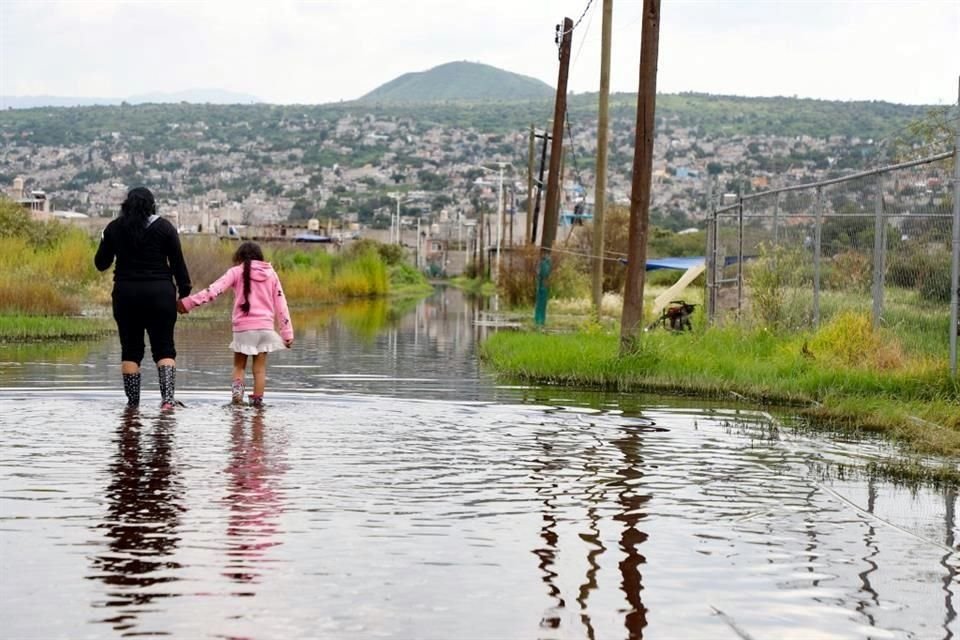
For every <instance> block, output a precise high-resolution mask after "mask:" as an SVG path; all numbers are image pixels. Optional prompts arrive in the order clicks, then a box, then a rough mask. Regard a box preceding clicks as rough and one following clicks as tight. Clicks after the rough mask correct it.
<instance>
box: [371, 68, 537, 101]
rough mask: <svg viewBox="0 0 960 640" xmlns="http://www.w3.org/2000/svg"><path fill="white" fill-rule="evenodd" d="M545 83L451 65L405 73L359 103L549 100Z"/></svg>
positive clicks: (488, 70) (504, 72) (498, 72)
mask: <svg viewBox="0 0 960 640" xmlns="http://www.w3.org/2000/svg"><path fill="white" fill-rule="evenodd" d="M552 95H553V88H552V87H551V86H550V85H548V84H547V83H545V82H542V81H540V80H537V79H536V78H531V77H529V76H522V75H520V74H517V73H511V72H510V71H504V70H503V69H498V68H496V67H491V66H490V65H486V64H479V63H476V62H448V63H447V64H442V65H440V66H438V67H434V68H432V69H428V70H427V71H418V72H414V73H405V74H403V75H402V76H399V77H397V78H394V79H393V80H391V81H389V82H387V83H385V84H382V85H380V86H379V87H377V88H376V89H374V90H373V91H371V92H369V93H367V94H366V95H364V96H362V97H361V98H359V100H357V102H360V103H383V104H390V103H418V102H420V103H429V102H459V101H463V102H478V101H480V102H484V101H520V100H534V99H543V98H549V97H551V96H552Z"/></svg>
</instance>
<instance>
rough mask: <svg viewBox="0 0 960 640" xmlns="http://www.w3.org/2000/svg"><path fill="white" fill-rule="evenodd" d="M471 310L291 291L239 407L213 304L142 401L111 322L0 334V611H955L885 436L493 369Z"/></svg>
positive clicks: (37, 618) (258, 614)
mask: <svg viewBox="0 0 960 640" xmlns="http://www.w3.org/2000/svg"><path fill="white" fill-rule="evenodd" d="M476 313H477V312H476V311H475V310H474V309H472V308H471V307H470V306H469V305H468V304H465V303H464V301H463V300H462V299H461V298H460V296H459V294H458V293H457V292H455V291H449V290H448V291H445V292H441V293H440V294H438V295H437V296H435V297H434V298H432V299H430V300H428V301H425V302H423V303H420V304H419V305H418V306H416V307H415V308H413V309H411V310H409V311H408V312H405V313H396V312H391V311H390V310H388V309H387V307H386V306H385V305H373V306H370V305H367V306H363V307H361V306H356V307H351V308H346V309H343V310H341V311H340V312H339V313H337V314H336V315H333V314H332V313H331V312H330V311H321V312H314V313H311V314H301V315H300V317H298V318H295V322H296V324H297V344H296V348H295V349H294V350H293V351H292V352H289V353H283V354H278V355H277V356H276V357H274V358H273V360H272V362H271V364H270V366H269V368H268V376H269V381H268V386H267V395H266V400H267V403H268V406H267V407H266V408H264V409H263V410H261V411H256V410H253V409H249V408H233V407H230V406H227V405H226V401H227V399H228V397H229V379H228V378H229V366H230V353H229V352H228V351H227V350H226V345H227V344H228V342H229V327H228V326H226V322H225V321H224V322H220V321H205V320H203V319H201V318H194V317H188V318H186V319H183V320H182V321H181V324H180V325H178V349H179V351H180V356H179V358H178V365H179V367H180V373H179V376H178V388H179V391H178V397H180V398H181V399H182V400H183V401H184V402H185V403H186V404H187V407H186V408H184V409H180V410H178V411H176V412H175V413H173V414H168V415H162V414H160V412H159V410H158V408H157V406H158V405H159V394H158V392H157V389H156V376H155V374H154V373H153V372H152V371H146V372H145V375H144V379H145V383H144V393H143V397H144V400H143V402H144V406H143V408H142V409H141V410H140V411H139V412H138V413H135V414H128V413H126V412H125V411H124V410H123V402H124V401H123V396H122V391H121V389H120V387H119V384H118V381H117V378H118V377H119V376H118V373H117V367H116V361H117V360H118V353H119V347H118V345H117V344H116V343H115V340H113V339H108V340H105V341H103V342H101V343H95V344H89V345H70V346H68V347H66V348H48V347H39V348H38V347H31V348H12V347H4V348H0V425H2V431H3V435H4V446H3V448H2V449H0V529H2V531H0V562H2V566H0V571H2V576H3V578H2V581H0V614H2V619H3V629H4V636H5V637H9V638H112V637H125V636H142V635H153V636H157V635H159V636H163V635H166V636H170V637H174V638H377V637H384V638H438V639H439V638H454V637H456V638H587V639H591V640H592V639H594V638H598V639H599V638H733V639H736V638H757V639H759V638H943V639H947V638H952V637H955V636H957V635H958V633H960V622H958V620H957V610H958V608H960V602H958V598H960V596H958V593H960V584H958V572H960V556H958V553H957V552H956V551H955V550H956V548H957V545H958V543H960V529H958V525H957V521H956V506H957V496H956V493H955V492H954V491H952V490H945V489H933V488H919V489H909V488H904V487H898V486H895V485H892V484H890V483H886V482H881V481H879V480H874V479H870V478H868V477H866V476H865V475H864V474H862V473H860V472H858V471H857V469H858V468H859V467H860V466H862V464H863V463H864V461H866V460H869V459H871V458H880V457H884V456H888V455H891V453H892V451H891V449H890V447H889V446H888V445H886V444H884V443H882V442H878V441H866V442H849V441H846V440H844V439H843V438H840V437H834V438H828V437H826V436H823V435H818V434H816V433H811V432H810V431H809V430H802V429H793V428H788V427H785V426H783V424H782V423H781V420H780V418H781V417H779V416H771V415H769V414H766V413H763V412H754V411H742V410H740V411H738V410H736V409H733V408H728V407H723V406H720V405H708V404H703V403H701V404H699V405H693V404H686V405H685V404H684V403H683V401H679V400H677V399H671V398H657V397H642V396H624V395H616V394H586V393H584V394H577V393H572V392H568V391H565V390H561V389H550V388H546V389H544V388H525V387H511V386H501V385H497V384H496V383H495V381H494V380H493V379H492V378H491V377H489V376H488V375H486V374H485V373H483V372H482V371H481V369H480V368H479V365H478V363H477V361H476V355H475V350H476V349H475V345H476V339H477V329H476V328H475V327H474V325H473V319H474V318H475V316H476ZM154 401H155V402H154ZM783 419H784V420H788V418H785V417H784V418H783ZM788 422H789V420H788Z"/></svg>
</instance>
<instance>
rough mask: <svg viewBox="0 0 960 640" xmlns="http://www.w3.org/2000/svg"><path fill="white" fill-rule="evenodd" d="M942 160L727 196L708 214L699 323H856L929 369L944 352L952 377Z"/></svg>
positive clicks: (950, 225)
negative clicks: (842, 316) (895, 341)
mask: <svg viewBox="0 0 960 640" xmlns="http://www.w3.org/2000/svg"><path fill="white" fill-rule="evenodd" d="M953 157H954V152H953V151H951V152H948V153H941V154H938V155H935V156H931V157H928V158H924V159H922V160H917V161H913V162H908V163H903V164H898V165H893V166H889V167H883V168H880V169H876V170H873V171H868V172H863V173H858V174H854V175H851V176H847V177H843V178H838V179H834V180H826V181H822V182H817V183H813V184H808V185H801V186H793V187H786V188H782V189H775V190H771V191H766V192H762V193H754V194H747V195H742V196H737V197H736V198H735V200H734V202H732V203H728V204H725V205H723V206H719V207H717V208H715V209H714V210H713V212H712V216H711V219H710V225H709V233H708V247H707V262H708V264H707V267H708V268H707V313H708V317H709V318H710V321H711V322H712V323H715V324H717V323H728V322H738V323H741V324H753V325H757V326H765V327H769V328H771V329H780V330H784V329H785V330H790V329H801V328H808V327H817V326H819V325H820V324H821V323H822V322H824V321H828V320H829V319H830V318H831V317H832V316H834V315H835V314H837V313H839V312H842V311H845V310H852V311H859V312H864V313H868V314H871V315H872V317H873V322H874V325H875V326H885V327H888V328H890V329H893V330H894V331H895V332H896V333H897V336H898V337H899V338H901V340H902V341H903V342H904V346H905V347H909V348H911V349H912V350H915V351H919V352H929V353H930V354H931V355H935V356H936V357H943V355H944V354H945V353H947V352H948V351H949V353H950V354H951V366H952V367H953V368H954V369H953V370H954V371H955V367H956V355H955V354H956V332H957V327H956V323H957V319H956V317H955V316H956V308H957V307H956V305H957V296H958V292H957V291H956V287H957V283H956V282H953V279H955V278H956V277H957V276H956V275H954V274H955V273H956V272H957V269H958V267H957V265H956V263H957V262H958V260H960V258H958V253H960V251H958V247H957V246H956V244H957V242H956V240H955V238H956V236H957V230H956V229H955V225H957V224H960V221H958V222H955V220H954V218H955V216H956V208H955V207H956V204H955V203H956V200H957V198H958V196H957V195H956V194H957V191H958V190H960V184H957V183H956V179H955V178H954V177H953V176H952V175H951V173H952V170H953V167H952V165H953V161H952V159H953ZM951 322H952V323H953V331H952V332H951Z"/></svg>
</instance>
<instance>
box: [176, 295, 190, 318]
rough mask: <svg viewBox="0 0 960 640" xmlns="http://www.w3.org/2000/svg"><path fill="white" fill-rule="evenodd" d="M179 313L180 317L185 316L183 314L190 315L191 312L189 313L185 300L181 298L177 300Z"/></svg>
mask: <svg viewBox="0 0 960 640" xmlns="http://www.w3.org/2000/svg"><path fill="white" fill-rule="evenodd" d="M177 313H179V314H180V315H183V314H185V313H189V312H188V311H187V308H186V307H185V306H184V305H183V299H182V298H181V299H180V300H177Z"/></svg>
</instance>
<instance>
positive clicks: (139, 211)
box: [119, 187, 157, 244]
mask: <svg viewBox="0 0 960 640" xmlns="http://www.w3.org/2000/svg"><path fill="white" fill-rule="evenodd" d="M156 213H157V201H156V200H155V199H154V197H153V194H152V193H151V192H150V189H147V188H146V187H136V188H134V189H131V190H130V191H129V192H128V193H127V198H126V200H124V201H123V204H121V205H120V221H119V224H120V227H121V228H122V229H123V230H124V232H125V233H126V234H127V236H129V237H130V239H131V240H133V243H134V244H137V243H139V242H140V239H141V238H143V233H144V231H146V230H147V221H148V220H150V216H153V215H156Z"/></svg>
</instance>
